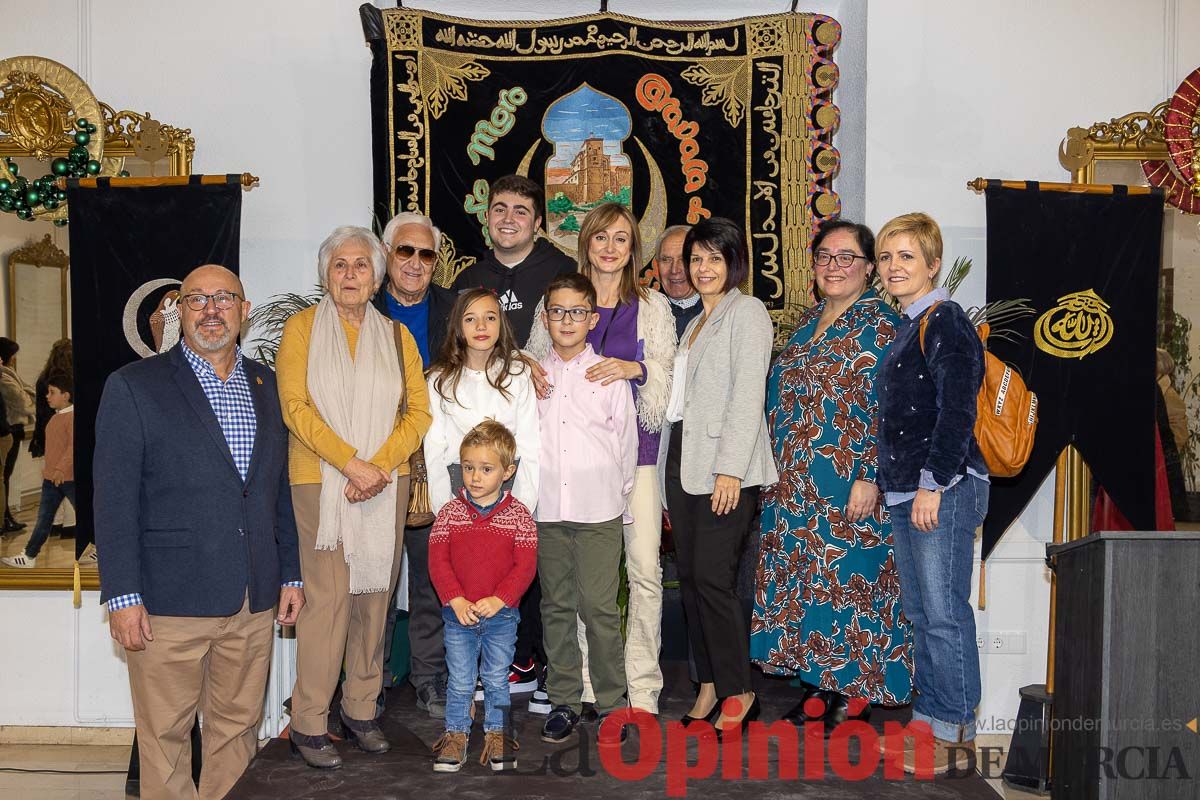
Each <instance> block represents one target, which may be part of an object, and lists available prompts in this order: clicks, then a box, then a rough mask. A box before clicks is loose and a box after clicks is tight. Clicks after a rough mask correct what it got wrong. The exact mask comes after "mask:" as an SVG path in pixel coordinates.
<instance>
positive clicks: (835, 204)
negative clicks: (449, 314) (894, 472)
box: [361, 4, 841, 334]
mask: <svg viewBox="0 0 1200 800" xmlns="http://www.w3.org/2000/svg"><path fill="white" fill-rule="evenodd" d="M361 15H362V19H363V27H364V32H365V35H366V38H367V40H368V43H369V44H370V45H371V48H372V52H373V54H374V61H373V65H372V69H371V105H372V131H373V143H374V165H375V215H376V217H377V218H378V220H379V221H380V222H386V221H387V219H388V218H390V217H391V216H392V215H394V214H396V213H397V212H400V211H420V212H422V213H425V214H428V215H429V216H430V217H431V218H432V219H433V221H434V224H436V225H437V226H438V227H440V228H441V230H442V232H443V234H444V236H443V239H442V253H441V260H440V263H439V267H438V271H437V272H436V273H435V278H434V279H435V280H436V281H437V282H438V283H440V284H442V285H449V283H450V282H451V281H452V280H453V278H454V276H455V275H456V274H457V273H458V272H460V271H461V270H463V269H465V268H466V267H467V266H469V265H470V264H472V263H474V261H475V260H476V258H477V257H479V256H480V255H482V254H484V253H485V252H487V250H489V249H490V243H489V242H488V241H487V226H486V224H485V223H484V215H485V209H486V207H487V199H488V189H489V186H490V185H491V184H492V183H493V182H494V181H495V180H496V179H497V178H499V177H501V176H503V175H507V174H510V173H519V174H522V175H527V176H528V177H529V178H530V179H532V180H534V181H536V182H537V183H538V184H540V185H541V186H543V187H544V189H545V194H546V200H547V209H546V213H545V215H544V228H545V234H546V236H547V238H548V239H549V240H550V242H551V243H553V244H555V245H556V246H558V247H559V248H560V249H561V250H563V251H564V252H566V253H567V254H568V255H570V256H572V257H574V256H575V254H576V248H577V235H578V231H579V227H580V224H581V223H582V220H583V218H584V216H585V215H586V214H587V212H588V210H590V209H591V208H594V207H595V206H596V205H597V204H599V203H601V202H605V201H608V200H616V201H618V202H621V203H623V204H625V205H626V206H627V207H629V208H630V209H631V211H632V212H633V213H634V215H635V216H636V217H637V219H638V220H639V222H640V224H639V229H640V231H641V235H642V240H643V245H644V248H643V249H644V259H643V261H644V264H643V266H644V267H645V271H644V273H643V279H644V281H645V282H646V283H648V284H652V283H653V282H654V275H653V272H652V270H651V269H650V267H649V262H650V259H651V257H652V256H653V251H654V245H655V242H656V240H657V238H658V236H659V234H661V233H662V231H663V229H664V228H665V227H666V226H668V225H674V224H682V223H695V222H698V221H699V220H701V219H704V218H706V217H708V216H710V215H714V216H724V217H729V218H731V219H733V220H735V221H736V222H738V223H740V224H743V225H744V230H745V234H746V239H747V241H748V242H749V244H750V251H751V259H752V270H751V276H750V278H749V280H748V281H747V286H746V288H747V290H748V291H749V292H751V293H752V294H754V295H755V296H756V297H758V298H760V299H761V300H762V301H763V302H764V303H766V305H767V308H768V309H770V311H771V314H772V317H773V318H774V319H775V321H776V323H777V325H778V326H779V327H780V328H781V330H782V331H783V332H785V333H788V334H790V333H791V330H792V324H791V323H793V322H794V320H795V319H796V318H798V316H799V314H800V312H801V310H802V309H803V307H805V306H807V305H809V304H810V302H811V301H810V295H809V288H810V285H811V279H812V276H811V269H810V264H809V253H808V250H809V243H810V242H811V239H812V236H813V234H814V233H815V232H816V230H817V226H818V225H819V224H820V221H821V220H822V219H825V218H831V217H833V216H836V214H837V213H838V211H839V209H840V203H839V201H838V199H837V195H836V194H835V193H834V192H833V190H832V180H833V176H834V175H835V174H836V173H837V170H838V167H839V163H840V160H839V156H838V153H837V150H836V149H834V148H833V146H832V144H831V138H832V135H833V132H834V131H835V130H836V129H837V126H838V124H839V114H838V111H837V108H836V107H835V106H834V105H833V103H832V91H833V88H834V86H835V85H836V83H837V74H838V73H837V68H836V66H835V65H834V64H833V61H832V52H833V48H834V47H835V46H836V44H837V41H838V39H839V38H840V36H841V29H840V26H839V25H838V24H837V22H836V21H834V20H832V19H830V18H828V17H823V16H821V15H818V14H779V15H774V16H762V17H750V18H745V19H736V20H728V21H722V22H710V23H674V22H660V21H649V20H640V19H634V18H631V17H624V16H620V15H616V14H596V15H591V16H586V17H574V18H570V19H558V20H543V21H536V22H496V21H488V22H484V21H478V20H467V19H461V18H456V17H449V16H444V15H439V14H433V13H430V12H424V11H418V10H412V9H405V8H396V9H387V10H384V11H380V10H379V9H377V8H375V7H374V6H373V5H371V4H366V5H364V6H362V8H361Z"/></svg>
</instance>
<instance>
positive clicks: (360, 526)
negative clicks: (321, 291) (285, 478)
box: [308, 295, 404, 594]
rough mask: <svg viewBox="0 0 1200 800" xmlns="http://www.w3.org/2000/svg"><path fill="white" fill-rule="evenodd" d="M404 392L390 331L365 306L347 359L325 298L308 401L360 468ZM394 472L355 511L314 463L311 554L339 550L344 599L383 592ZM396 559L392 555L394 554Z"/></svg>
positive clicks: (312, 352)
mask: <svg viewBox="0 0 1200 800" xmlns="http://www.w3.org/2000/svg"><path fill="white" fill-rule="evenodd" d="M403 391H404V387H403V381H402V380H401V376H400V363H399V361H398V360H397V358H396V340H395V338H394V336H393V334H392V323H391V322H390V321H389V320H387V319H385V318H384V316H383V315H382V314H380V313H379V312H378V311H376V310H375V309H374V308H373V307H371V306H370V305H368V306H367V313H366V316H364V317H363V321H362V326H361V327H360V328H359V331H358V345H357V346H356V347H355V357H354V358H351V356H350V347H349V345H348V344H347V342H346V334H345V332H344V331H343V330H342V323H341V320H340V319H339V318H338V313H337V308H336V307H335V306H334V304H333V300H332V299H331V298H330V297H329V295H326V296H325V298H324V299H322V300H321V302H320V303H319V304H318V305H317V317H316V320H315V321H314V322H313V329H312V338H311V339H310V340H309V344H308V393H309V394H310V395H311V396H312V399H313V402H314V403H315V404H316V406H317V411H318V412H320V414H321V418H322V419H323V420H325V424H326V425H328V426H329V427H330V428H332V429H333V432H334V433H336V434H337V435H338V436H340V437H341V438H342V441H344V442H346V443H347V444H349V445H351V446H352V447H354V448H355V450H356V451H357V454H358V457H359V458H361V459H363V460H367V459H369V458H371V456H373V455H375V453H377V452H378V451H379V448H380V447H382V446H383V443H384V442H385V441H387V438H388V437H389V436H391V434H392V430H393V429H394V428H395V426H396V412H397V410H398V409H399V408H400V397H401V394H402V393H403ZM395 479H396V472H395V470H393V471H392V481H393V482H392V483H390V484H388V486H387V488H386V489H384V490H383V491H382V492H380V493H379V494H377V495H375V496H374V497H372V498H371V499H370V500H366V501H364V502H362V503H351V502H350V501H349V500H347V499H346V494H345V491H346V485H347V484H348V483H349V480H348V479H347V478H346V477H345V476H344V475H342V473H341V472H340V471H338V469H337V467H335V466H333V465H332V464H330V463H329V462H328V461H325V460H322V461H321V517H320V521H319V523H318V528H317V549H318V550H336V549H337V546H338V544H341V545H342V552H343V554H344V556H345V558H346V563H347V564H348V565H349V567H350V594H364V593H367V592H386V591H387V590H388V588H389V585H390V583H391V577H392V558H393V551H394V550H395V546H396V483H395ZM396 557H398V554H396Z"/></svg>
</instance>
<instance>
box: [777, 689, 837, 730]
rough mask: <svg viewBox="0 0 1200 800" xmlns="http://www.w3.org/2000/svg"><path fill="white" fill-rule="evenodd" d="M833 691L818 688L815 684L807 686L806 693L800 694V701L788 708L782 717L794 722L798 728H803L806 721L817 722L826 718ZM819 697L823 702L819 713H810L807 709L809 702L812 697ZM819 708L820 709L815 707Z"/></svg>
mask: <svg viewBox="0 0 1200 800" xmlns="http://www.w3.org/2000/svg"><path fill="white" fill-rule="evenodd" d="M830 694H832V692H829V691H827V690H825V689H818V688H817V687H815V686H806V687H805V688H804V694H802V695H800V702H799V703H797V704H796V705H794V706H792V707H791V708H790V709H788V712H787V713H786V714H784V715H783V717H782V719H784V720H785V721H787V722H790V723H792V724H793V725H795V726H796V727H797V728H803V727H804V723H806V722H817V721H819V720H821V719H824V716H825V711H826V710H827V709H828V708H829V696H830ZM814 698H815V699H817V700H819V701H820V702H821V707H820V709H819V711H820V713H818V714H815V715H813V714H809V713H808V711H806V710H805V707H806V706H807V705H808V702H809V701H810V700H812V699H814ZM813 710H814V711H815V710H818V709H815V708H814V709H813Z"/></svg>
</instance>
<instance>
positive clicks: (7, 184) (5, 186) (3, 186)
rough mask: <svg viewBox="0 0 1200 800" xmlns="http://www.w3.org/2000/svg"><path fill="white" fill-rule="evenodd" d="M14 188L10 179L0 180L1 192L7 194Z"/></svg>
mask: <svg viewBox="0 0 1200 800" xmlns="http://www.w3.org/2000/svg"><path fill="white" fill-rule="evenodd" d="M11 188H12V181H10V180H9V179H8V178H0V192H7V191H8V190H9V189H11Z"/></svg>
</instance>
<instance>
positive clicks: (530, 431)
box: [425, 289, 541, 513]
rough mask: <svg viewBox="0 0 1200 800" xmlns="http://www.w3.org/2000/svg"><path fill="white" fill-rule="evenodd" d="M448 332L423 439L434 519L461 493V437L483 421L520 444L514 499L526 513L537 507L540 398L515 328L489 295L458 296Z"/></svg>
mask: <svg viewBox="0 0 1200 800" xmlns="http://www.w3.org/2000/svg"><path fill="white" fill-rule="evenodd" d="M450 326H451V329H450V330H449V331H448V332H447V336H446V339H445V342H444V343H443V345H442V352H441V353H440V354H438V356H437V358H436V360H435V361H434V362H433V364H432V365H431V366H430V368H429V378H428V381H429V405H430V411H431V412H432V414H433V424H432V426H431V427H430V429H429V433H428V434H426V436H425V465H426V467H427V468H428V470H429V501H430V506H431V507H432V509H433V511H434V513H437V511H438V510H439V509H440V508H441V507H442V506H443V505H445V504H446V503H447V502H449V501H450V499H451V498H452V497H453V496H454V490H453V489H452V488H451V483H452V481H453V486H454V487H459V486H461V485H462V477H461V473H460V468H459V465H458V450H459V445H460V444H461V443H462V439H463V436H465V435H466V434H467V431H469V430H471V429H472V428H474V427H475V426H476V425H478V424H479V423H480V422H482V421H483V420H485V419H494V420H496V421H497V422H499V423H500V424H502V425H504V427H506V428H508V429H509V430H510V431H511V432H512V434H513V436H514V437H516V440H517V473H516V475H515V476H514V477H513V482H512V487H511V488H512V493H513V496H514V497H515V498H516V499H517V500H520V501H521V502H522V503H523V504H525V506H526V507H527V508H528V509H529V511H530V512H532V511H533V510H534V508H535V507H536V506H537V496H538V448H539V447H540V446H541V436H540V434H539V431H538V413H537V395H536V394H535V393H534V389H533V381H532V379H531V377H530V371H529V367H528V366H526V364H525V362H524V361H522V360H521V359H520V357H519V354H518V352H517V346H516V343H515V340H514V338H513V333H512V328H511V326H510V325H509V322H508V318H507V317H506V316H505V314H504V311H503V310H501V308H500V304H499V302H498V301H497V300H496V296H495V295H494V294H492V293H491V292H490V291H488V290H487V289H469V290H467V291H465V292H463V293H462V294H460V295H459V296H458V298H457V300H456V301H455V303H454V309H453V310H452V311H451V313H450Z"/></svg>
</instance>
